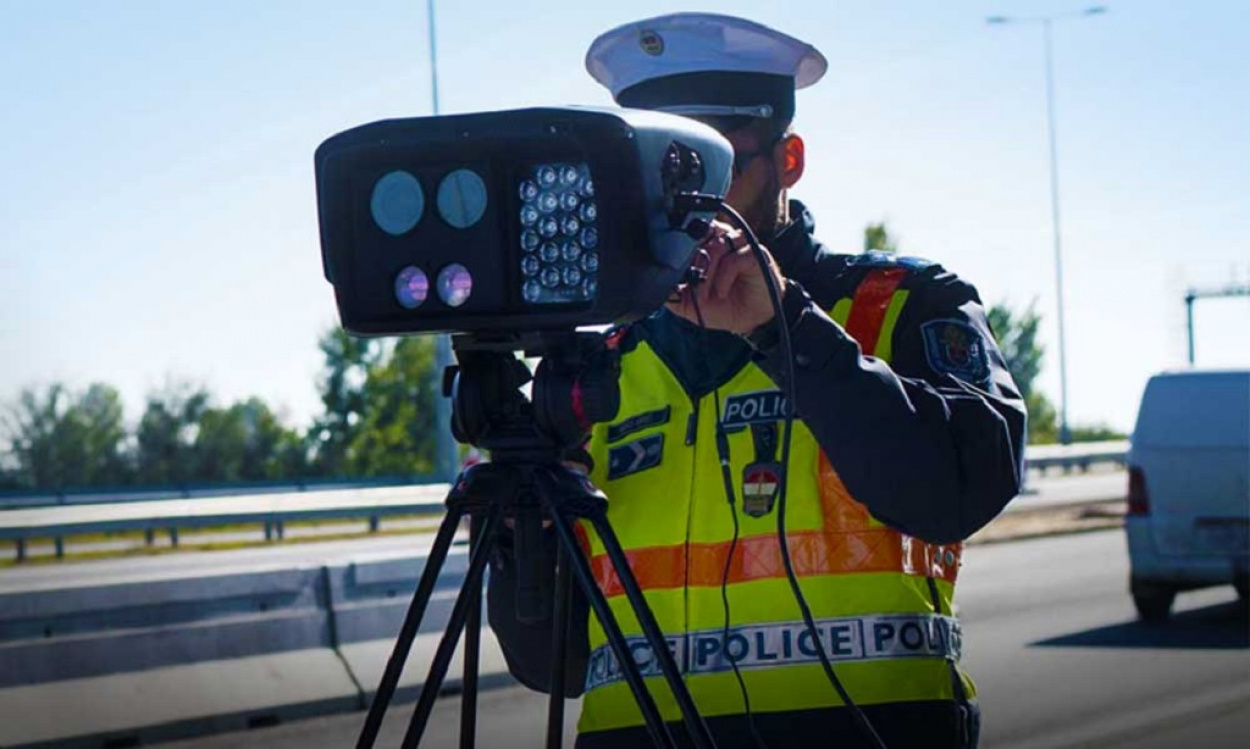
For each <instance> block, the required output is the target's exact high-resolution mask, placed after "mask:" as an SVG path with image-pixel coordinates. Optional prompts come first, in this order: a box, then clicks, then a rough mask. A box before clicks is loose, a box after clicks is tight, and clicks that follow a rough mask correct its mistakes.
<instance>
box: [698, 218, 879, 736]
mask: <svg viewBox="0 0 1250 749" xmlns="http://www.w3.org/2000/svg"><path fill="white" fill-rule="evenodd" d="M698 197H699V198H704V199H706V198H710V197H711V196H698ZM698 202H703V201H698ZM717 202H718V203H719V207H718V210H719V211H721V212H722V213H723V214H724V215H726V216H728V217H729V218H730V219H731V220H732V222H733V224H734V225H736V226H737V227H738V228H739V229H741V230H742V232H743V233H744V234H745V235H746V238H747V241H748V242H749V243H750V245H751V252H752V254H753V255H754V257H755V260H756V262H757V263H758V264H759V266H760V272H761V273H763V275H764V282H765V285H766V286H767V287H768V297H769V299H770V301H771V302H772V305H773V310H774V312H775V315H776V318H775V319H776V320H777V322H778V328H779V331H780V333H781V347H782V352H783V353H784V357H785V362H786V381H785V383H784V387H783V395H784V396H785V402H786V408H785V419H784V422H783V437H782V440H781V465H783V466H786V467H788V466H789V464H790V443H791V437H792V430H793V428H794V408H795V398H794V376H795V375H794V349H793V346H792V344H791V340H790V327H789V325H787V324H786V322H785V319H784V312H783V308H782V305H781V290H780V289H779V288H778V287H777V282H776V278H774V277H773V274H772V269H771V268H770V266H769V261H768V257H767V255H766V254H765V253H764V248H763V247H762V246H761V245H760V242H759V239H758V238H757V237H756V236H755V232H754V231H752V229H751V227H750V225H748V224H747V222H746V220H745V219H744V218H743V217H742V215H741V214H740V213H738V212H737V211H736V210H734V208H733V207H732V206H730V205H729V204H728V203H726V202H725V201H723V200H719V199H717ZM780 478H781V482H780V483H781V486H780V487H779V493H778V497H777V540H778V543H779V544H780V546H781V561H782V564H783V565H784V566H785V570H786V578H787V579H788V580H789V583H790V590H791V591H792V592H793V594H794V600H795V602H796V603H797V604H798V606H799V611H800V612H801V613H802V615H803V623H804V625H805V627H806V629H807V631H808V634H809V636H810V637H811V638H812V642H813V644H814V645H815V647H816V654H817V656H818V657H819V659H820V665H821V667H822V668H823V669H824V671H825V676H826V677H827V678H828V679H829V683H830V684H832V685H833V688H834V689H835V690H836V691H837V693H838V696H839V697H840V698H841V699H842V702H843V703H844V704H845V705H846V706H847V707H848V708H849V709H850V710H851V713H852V715H853V716H854V718H855V721H856V722H857V723H858V724H859V726H860V728H861V729H862V730H863V732H864V734H865V735H866V736H867V737H868V738H869V740H870V741H871V742H872V744H873V746H875V747H877V749H887V747H886V745H885V742H884V741H883V740H882V739H881V736H880V735H879V734H878V733H877V731H876V729H875V728H873V725H872V722H871V721H869V720H868V716H867V715H866V714H865V713H864V711H863V709H862V708H860V706H859V705H857V704H855V701H854V700H852V699H851V695H850V693H849V692H847V690H846V687H845V686H844V685H843V684H842V681H841V680H840V679H839V678H838V675H837V674H836V673H835V672H834V669H833V664H832V663H831V662H830V660H829V655H828V653H826V652H825V645H824V642H823V641H822V640H821V638H820V632H819V631H818V630H817V628H816V622H815V619H814V618H813V617H812V611H811V607H810V606H808V603H807V598H806V597H805V596H804V595H803V589H802V587H801V586H800V585H799V580H798V576H797V575H796V574H795V572H794V564H793V562H792V560H791V558H790V543H789V538H788V536H787V534H786V497H787V493H788V492H787V486H788V481H787V476H786V475H785V474H783V475H782V476H781V477H780ZM735 519H736V518H735Z"/></svg>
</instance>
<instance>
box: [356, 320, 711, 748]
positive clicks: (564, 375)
mask: <svg viewBox="0 0 1250 749" xmlns="http://www.w3.org/2000/svg"><path fill="white" fill-rule="evenodd" d="M453 347H454V349H455V350H456V353H457V357H456V358H457V361H458V362H459V365H458V366H457V367H453V368H451V369H449V370H448V373H447V377H446V378H445V380H444V390H445V391H449V394H450V395H451V397H452V431H453V434H454V435H455V437H456V439H457V440H459V441H460V442H463V443H466V444H473V445H477V446H479V447H482V448H485V449H487V450H489V451H490V453H491V462H490V463H484V464H479V465H475V466H472V467H470V468H468V469H467V470H465V471H464V472H463V473H461V474H460V476H458V477H457V479H456V481H455V483H454V484H453V486H452V489H451V491H450V492H449V493H448V495H447V501H446V504H447V514H446V516H445V517H444V518H443V522H442V525H441V526H440V527H439V530H438V535H437V536H436V538H435V540H434V546H433V548H432V549H431V550H430V554H429V557H428V558H427V560H426V564H425V569H424V571H423V572H422V574H421V581H420V583H419V584H418V585H417V590H416V593H415V594H414V595H413V598H412V603H411V605H410V606H409V608H408V613H407V615H406V617H405V618H404V623H403V626H402V627H401V629H400V632H399V636H398V637H397V638H396V642H395V647H394V649H393V650H392V652H391V656H390V659H389V660H388V661H387V664H386V670H385V671H384V672H383V675H382V681H381V683H380V684H379V685H378V690H377V694H376V695H375V696H374V699H373V704H372V705H371V706H370V708H369V715H368V717H367V718H366V720H365V725H364V727H363V729H362V730H361V733H360V738H359V740H358V741H357V744H356V745H357V747H358V748H359V749H364V748H365V747H372V746H373V744H374V741H375V740H376V739H377V735H378V730H379V729H380V728H381V724H382V718H383V716H384V715H385V713H386V708H387V706H388V705H389V703H390V701H391V699H392V697H393V696H394V694H395V688H396V686H397V685H398V683H399V678H400V674H401V673H402V672H403V668H404V663H405V662H406V661H407V659H408V655H409V652H410V650H411V648H412V643H413V641H414V640H415V638H416V635H417V631H418V629H419V627H420V625H421V619H422V617H423V616H424V614H425V609H426V606H427V605H428V603H429V600H430V596H431V594H432V593H433V591H434V585H435V583H436V582H437V580H438V576H439V572H440V570H441V569H442V566H443V562H444V560H445V559H446V557H447V551H448V549H449V548H450V546H451V543H452V538H453V536H454V535H455V532H456V529H457V527H458V526H459V524H460V519H461V518H462V517H463V516H464V515H468V516H469V517H470V533H469V568H468V570H467V571H466V572H465V576H464V582H463V584H462V585H461V588H460V593H459V595H458V596H457V597H456V603H455V605H454V606H453V608H452V611H451V617H450V619H449V621H448V623H447V627H446V630H445V631H444V633H443V638H442V640H441V641H440V642H439V645H438V649H437V651H436V652H435V655H434V660H433V662H432V663H431V665H430V671H429V675H428V677H427V678H426V680H425V682H424V683H423V684H422V687H421V696H420V697H419V698H418V700H417V707H416V710H415V712H414V713H413V716H412V720H411V722H410V723H409V725H408V731H407V733H406V734H405V736H404V741H403V746H404V747H415V746H417V745H418V743H419V742H420V740H421V736H422V734H423V733H424V731H425V727H426V724H427V723H428V722H429V718H430V713H431V711H432V710H433V707H434V701H435V699H437V697H438V693H439V690H440V689H441V687H442V684H443V680H444V678H445V677H446V674H447V668H448V666H449V665H450V664H451V659H452V656H453V654H454V653H455V649H456V646H457V644H458V642H459V640H460V634H461V632H462V631H464V630H465V628H466V626H467V629H468V631H467V633H466V636H465V653H464V681H463V687H464V689H463V697H462V701H461V714H460V746H461V747H464V748H467V747H472V746H473V745H474V732H475V727H476V721H477V676H478V674H477V671H478V655H479V643H480V630H481V621H482V577H483V573H484V571H485V568H486V562H487V559H488V557H489V555H490V553H491V550H492V548H493V547H494V546H495V543H496V540H497V538H498V534H499V532H500V527H501V525H502V524H503V523H502V520H503V519H504V518H512V519H513V520H514V525H513V538H514V548H515V554H516V563H517V613H518V617H520V618H522V619H526V618H541V616H542V612H543V611H545V610H546V609H547V608H550V607H551V605H552V604H554V609H553V611H554V615H553V616H552V643H553V647H552V653H553V656H554V658H553V663H552V670H551V692H550V694H551V700H550V703H549V705H548V713H547V720H548V724H547V746H548V748H549V749H558V747H560V745H561V741H562V739H563V723H564V692H565V657H564V652H565V643H566V639H567V634H568V616H567V612H568V605H569V600H570V594H571V578H576V580H577V583H578V585H580V586H581V588H582V590H583V591H584V593H585V594H586V598H587V600H588V601H589V603H590V607H591V610H593V611H594V613H595V616H597V617H598V619H599V622H600V624H601V625H602V626H603V629H604V631H605V633H606V634H607V638H608V642H609V644H610V646H611V648H612V652H613V654H614V655H615V657H616V662H617V663H618V664H619V665H620V668H621V671H622V675H623V676H624V678H625V681H626V682H627V683H628V684H629V688H630V691H631V692H632V693H633V695H634V699H635V700H636V701H637V702H638V706H639V708H640V709H641V711H642V714H643V717H644V719H645V720H646V724H647V729H648V732H649V734H650V736H651V740H652V742H653V743H654V744H655V745H656V746H660V747H676V746H677V744H676V742H675V740H674V739H673V736H672V734H671V733H670V732H669V730H668V726H667V725H666V724H665V723H664V719H663V718H662V717H661V715H660V711H659V709H658V708H657V707H656V704H655V701H654V700H653V699H652V697H651V694H650V692H648V691H647V688H646V685H645V684H644V682H643V677H642V674H641V672H640V670H639V668H638V665H637V663H636V662H635V660H634V656H633V654H632V652H631V650H630V648H629V645H628V643H627V641H626V639H625V635H624V634H623V633H622V631H621V628H620V626H619V625H618V624H617V621H616V617H615V616H614V615H613V613H612V609H611V608H610V607H609V606H608V602H607V599H606V598H605V597H604V594H603V592H602V591H601V590H600V589H599V587H598V585H597V584H596V582H595V579H594V576H593V574H592V572H591V568H590V563H589V562H588V561H587V559H586V557H585V555H584V554H583V553H582V552H581V550H580V549H579V548H578V545H577V540H576V538H575V537H574V533H573V522H574V521H575V520H577V519H585V520H588V521H589V522H590V523H591V524H592V525H593V527H594V529H595V532H596V533H597V534H598V536H599V538H600V539H601V540H602V542H603V545H604V548H605V549H606V551H607V554H608V557H609V559H610V560H611V562H612V566H613V568H614V569H615V572H616V574H617V576H618V577H619V578H620V580H621V585H622V588H623V589H624V591H625V595H626V597H627V598H628V600H629V603H630V605H631V607H632V608H633V610H634V613H635V615H636V616H637V617H638V622H639V624H640V625H641V628H642V631H643V634H644V636H645V637H646V640H647V644H648V645H649V647H650V649H651V654H652V655H653V656H654V657H655V659H656V661H657V663H658V664H659V666H660V670H661V672H662V673H663V675H664V678H665V680H666V681H667V682H668V685H669V688H670V689H672V691H673V694H674V697H675V698H676V701H677V705H678V707H679V708H680V709H681V713H682V718H683V720H684V721H685V725H686V728H687V730H688V731H689V734H690V736H691V739H692V741H693V743H694V745H695V746H696V747H700V748H701V749H711V748H712V747H714V746H715V743H714V742H713V740H712V736H711V733H710V732H709V731H708V728H707V725H706V724H705V723H704V722H703V719H702V717H701V716H700V715H699V713H698V710H697V708H696V707H695V704H694V701H693V700H692V699H691V697H690V693H689V691H688V690H687V689H686V685H685V683H684V682H683V681H682V676H681V672H680V670H679V669H678V666H677V663H676V661H675V660H674V659H673V655H672V653H671V652H670V651H669V649H668V646H667V644H666V642H665V639H664V635H663V633H662V632H661V630H660V628H659V625H658V624H657V623H656V620H655V617H654V616H653V615H652V613H651V610H650V608H648V606H647V602H646V599H645V598H644V597H643V594H642V591H641V589H640V588H639V587H638V583H637V580H636V579H635V578H634V575H633V572H632V571H631V570H630V567H629V563H628V561H627V560H626V558H625V553H624V551H622V549H621V546H620V542H619V541H618V540H617V537H616V534H615V533H614V532H613V530H612V527H611V525H610V524H609V523H608V520H607V499H606V497H604V495H603V494H602V493H601V492H599V491H598V490H597V489H596V488H595V487H594V486H593V485H591V484H590V483H589V482H588V481H587V480H586V479H585V478H584V477H582V476H581V475H580V474H578V473H576V472H574V471H571V470H569V469H568V468H566V467H565V466H564V465H563V464H562V463H561V462H560V460H561V456H562V453H563V452H564V449H565V448H566V447H568V446H571V445H576V444H578V443H579V442H580V440H581V439H582V438H583V437H584V435H585V433H586V430H587V429H588V428H589V426H590V424H592V423H594V422H596V421H604V420H607V419H610V418H612V417H613V416H614V415H615V413H616V409H617V404H618V402H619V389H618V386H617V373H618V364H619V363H618V361H617V359H616V357H615V355H614V354H613V353H611V352H609V351H608V349H607V347H606V345H605V344H604V341H603V338H602V336H599V335H597V334H592V333H574V332H567V333H550V334H528V335H527V336H526V337H525V338H524V339H522V338H520V337H517V336H502V337H497V338H489V337H485V336H481V335H461V336H456V337H454V338H453ZM517 350H524V351H526V353H527V354H530V355H542V356H544V359H543V362H542V364H541V365H540V366H539V368H538V371H537V373H536V374H535V375H534V378H533V381H534V382H533V400H532V402H531V401H529V400H526V398H525V396H524V395H523V394H522V393H521V392H520V391H519V388H520V387H521V386H522V385H524V384H526V383H527V382H528V381H529V380H530V374H529V370H528V368H527V367H526V366H525V365H524V363H522V362H521V361H519V360H518V359H517V358H516V356H515V354H514V353H513V352H514V351H517ZM544 520H550V522H551V525H552V526H553V527H554V528H555V532H556V537H557V539H558V542H559V543H558V547H557V555H556V567H557V574H556V581H555V591H554V596H555V598H554V601H552V600H550V599H546V598H545V596H546V595H548V593H546V590H548V588H547V585H546V581H545V580H543V579H542V578H543V571H542V569H541V564H540V560H539V553H538V551H539V544H541V542H542V539H541V536H542V532H543V521H544Z"/></svg>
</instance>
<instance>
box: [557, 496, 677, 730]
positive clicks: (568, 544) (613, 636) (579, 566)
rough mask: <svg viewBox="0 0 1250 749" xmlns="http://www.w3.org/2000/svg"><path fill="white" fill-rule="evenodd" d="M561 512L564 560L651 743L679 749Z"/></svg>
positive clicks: (666, 649) (663, 646)
mask: <svg viewBox="0 0 1250 749" xmlns="http://www.w3.org/2000/svg"><path fill="white" fill-rule="evenodd" d="M561 509H562V508H560V507H552V508H551V518H552V523H553V524H554V525H555V527H556V532H557V534H558V535H559V538H560V546H561V548H562V549H563V551H564V558H565V559H567V560H569V561H570V562H571V563H572V564H571V566H572V568H573V574H574V575H576V576H577V583H578V585H580V586H581V587H582V590H583V591H585V592H586V598H587V599H589V601H590V608H591V609H592V610H593V611H594V612H595V616H596V617H597V618H598V619H599V624H600V625H602V626H603V631H604V632H605V633H606V634H607V636H608V642H609V643H610V644H611V646H612V652H613V653H615V654H616V659H617V662H618V663H620V666H621V673H622V674H624V676H625V681H626V682H627V683H628V684H629V689H630V691H631V692H633V694H634V699H635V700H636V701H637V702H638V709H639V710H641V711H642V717H643V719H644V720H646V722H647V732H648V733H649V734H650V735H651V742H652V743H653V744H654V745H655V746H659V747H676V746H677V742H676V741H674V740H673V735H672V734H671V733H669V730H668V726H667V725H666V724H665V723H664V717H663V716H662V715H660V709H659V708H658V707H656V705H655V699H654V698H653V697H652V696H651V693H650V692H648V691H647V685H646V683H645V682H644V681H643V680H642V673H641V672H640V671H639V670H638V664H637V663H636V662H635V661H634V656H633V653H632V652H630V649H629V643H628V642H627V641H626V640H625V635H624V633H622V632H621V627H620V625H619V624H617V621H616V616H615V615H614V614H613V613H612V609H611V607H610V606H608V600H607V598H605V597H604V595H603V591H601V590H599V586H598V584H596V583H595V578H594V576H593V575H592V574H591V571H590V562H588V561H586V557H585V556H584V555H583V554H582V550H581V549H580V548H579V547H578V545H577V539H576V538H574V537H573V527H572V523H571V521H570V520H569V518H568V517H566V516H565V515H564V514H563V512H562V511H561ZM627 569H628V568H627ZM660 647H661V649H662V650H663V652H665V653H667V652H668V647H667V646H666V645H665V644H664V640H663V638H661V639H660Z"/></svg>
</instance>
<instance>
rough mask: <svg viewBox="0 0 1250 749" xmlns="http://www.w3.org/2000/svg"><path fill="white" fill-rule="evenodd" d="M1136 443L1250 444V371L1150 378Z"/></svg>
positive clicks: (1191, 445) (1179, 445)
mask: <svg viewBox="0 0 1250 749" xmlns="http://www.w3.org/2000/svg"><path fill="white" fill-rule="evenodd" d="M1133 444H1134V445H1136V446H1140V447H1182V446H1184V447H1250V371H1245V372H1242V371H1229V372H1191V373H1184V374H1173V375H1157V376H1155V377H1153V378H1151V380H1150V382H1149V383H1148V384H1147V385H1146V393H1145V395H1144V396H1142V404H1141V410H1140V411H1139V412H1138V414H1137V427H1136V429H1135V430H1134V432H1133Z"/></svg>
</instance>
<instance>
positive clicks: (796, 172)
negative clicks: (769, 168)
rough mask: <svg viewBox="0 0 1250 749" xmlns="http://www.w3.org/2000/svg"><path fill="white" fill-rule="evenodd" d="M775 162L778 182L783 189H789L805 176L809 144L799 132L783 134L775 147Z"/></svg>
mask: <svg viewBox="0 0 1250 749" xmlns="http://www.w3.org/2000/svg"><path fill="white" fill-rule="evenodd" d="M773 149H774V150H773V163H774V164H776V167H777V182H778V183H779V184H780V185H781V189H783V190H788V189H790V188H791V187H794V185H795V184H796V183H797V182H798V181H799V178H800V177H802V176H803V168H804V167H805V166H806V164H807V158H806V152H807V146H806V145H805V144H804V143H803V138H802V137H800V136H799V135H798V134H797V133H790V134H788V135H786V136H783V137H782V139H781V140H779V141H777V145H776V146H774V147H773Z"/></svg>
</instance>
